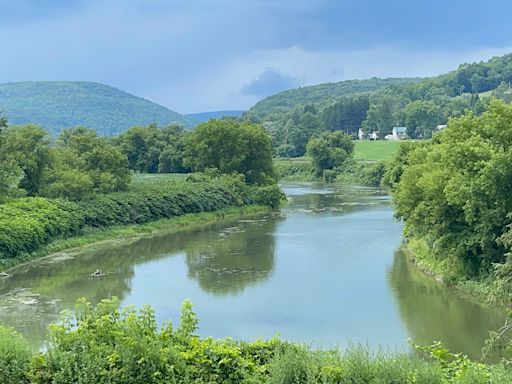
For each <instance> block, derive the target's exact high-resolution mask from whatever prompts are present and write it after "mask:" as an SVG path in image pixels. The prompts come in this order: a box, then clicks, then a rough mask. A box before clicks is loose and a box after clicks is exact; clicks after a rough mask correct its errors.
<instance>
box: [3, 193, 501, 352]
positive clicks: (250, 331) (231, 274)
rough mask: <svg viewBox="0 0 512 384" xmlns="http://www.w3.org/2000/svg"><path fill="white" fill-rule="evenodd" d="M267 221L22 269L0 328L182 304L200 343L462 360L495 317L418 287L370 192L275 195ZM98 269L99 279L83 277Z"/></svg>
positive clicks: (167, 314)
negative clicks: (266, 342)
mask: <svg viewBox="0 0 512 384" xmlns="http://www.w3.org/2000/svg"><path fill="white" fill-rule="evenodd" d="M284 189H285V192H286V193H287V195H288V199H289V203H288V205H287V206H286V208H284V209H283V210H282V211H281V212H280V213H279V214H266V215H262V216H260V217H257V218H251V219H250V220H249V219H242V220H234V221H226V222H222V223H217V224H215V225H211V226H208V227H203V228H201V229H192V230H188V231H183V232H179V233H170V234H161V235H157V236H152V237H148V238H142V239H138V240H136V241H130V242H126V241H119V243H118V244H115V245H112V244H109V245H108V247H105V246H103V247H101V246H97V247H95V248H91V249H88V250H87V251H85V252H82V253H80V254H78V253H76V254H69V253H65V254H60V255H58V256H56V257H54V258H47V259H44V260H40V261H37V262H34V263H31V264H29V265H25V266H22V267H20V268H18V269H17V270H15V271H14V272H13V275H12V276H11V277H9V278H7V279H4V280H2V281H0V324H4V325H9V326H12V327H14V328H15V329H17V330H19V331H20V332H22V333H23V334H24V335H25V336H26V337H27V338H29V339H30V340H32V341H33V342H35V343H40V342H41V341H42V340H43V339H44V337H45V329H46V327H47V325H48V324H49V323H51V322H55V321H57V320H58V318H59V312H60V311H61V310H63V309H71V308H72V307H73V305H74V303H75V301H76V300H77V299H78V298H79V297H82V296H84V297H86V298H87V299H89V300H91V301H93V302H97V301H99V300H101V299H102V298H106V297H109V296H113V295H115V296H118V297H119V298H121V299H122V301H123V303H124V304H135V305H137V306H141V305H143V304H146V303H148V304H151V305H152V306H153V308H154V309H155V310H156V314H157V317H158V320H159V321H164V320H169V319H170V320H172V321H173V322H174V323H176V322H177V319H178V318H179V308H180V305H181V302H182V301H183V300H184V299H186V298H190V299H191V300H192V302H193V303H194V305H195V310H196V312H197V314H198V315H199V319H200V331H199V333H200V334H201V335H203V336H214V337H224V336H230V337H233V338H236V339H245V340H254V339H257V338H269V337H272V336H275V335H280V337H282V338H284V339H290V340H295V341H301V342H305V343H308V344H312V345H313V346H323V347H332V346H345V345H347V344H348V343H361V344H368V345H370V346H371V347H377V346H382V347H385V348H391V349H399V350H404V351H406V350H408V348H409V345H408V339H409V338H410V339H412V340H413V341H414V342H415V343H418V344H430V343H431V342H432V341H433V340H442V341H444V342H445V343H446V345H447V346H448V347H449V348H451V349H453V350H454V351H460V352H465V353H467V354H469V355H470V356H472V357H474V358H478V357H479V356H480V349H481V347H482V345H483V341H484V340H485V338H486V337H487V334H488V331H489V330H494V329H497V328H498V327H499V326H500V325H501V324H502V323H503V321H504V316H503V314H502V313H500V312H498V311H494V310H492V309H490V308H486V307H483V306H480V305H478V304H475V303H473V302H471V301H468V300H465V299H463V298H461V297H459V296H458V295H457V293H456V292H453V291H452V290H450V289H448V288H446V287H442V286H441V285H439V284H438V283H436V282H434V281H432V280H431V279H429V278H426V277H424V276H423V275H421V274H420V273H418V272H417V271H415V269H414V268H413V267H411V266H410V265H409V264H408V263H407V262H406V260H405V258H404V257H403V255H402V254H401V252H400V251H399V247H400V244H401V241H402V237H401V230H402V226H401V224H400V223H399V222H396V221H394V220H393V212H392V209H391V206H390V200H389V197H388V196H386V195H384V194H382V192H381V191H379V190H378V189H372V188H363V187H356V186H343V185H329V186H323V185H320V184H318V185H315V184H286V185H284ZM96 269H99V270H101V271H104V272H107V273H108V274H107V275H106V276H103V277H99V278H98V277H91V276H90V274H91V273H92V272H93V271H95V270H96Z"/></svg>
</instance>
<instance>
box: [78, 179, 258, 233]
mask: <svg viewBox="0 0 512 384" xmlns="http://www.w3.org/2000/svg"><path fill="white" fill-rule="evenodd" d="M249 191H250V190H249V188H247V186H246V185H245V184H243V183H236V182H235V181H234V180H233V178H231V179H230V178H228V177H224V178H218V179H210V178H207V177H200V176H197V175H196V176H191V177H188V178H187V179H184V178H167V179H157V180H155V181H145V182H140V183H134V185H133V186H132V188H131V189H130V191H128V192H118V193H110V194H108V195H101V196H97V197H96V198H95V199H94V200H89V201H84V202H81V203H80V206H81V207H82V209H83V212H84V216H85V224H86V225H88V226H91V227H106V226H111V225H123V224H133V223H144V222H147V221H151V220H157V219H161V218H167V217H172V216H179V215H183V214H185V213H196V212H207V211H214V210H217V209H222V208H226V207H229V206H241V205H246V204H249V203H251V202H252V200H251V198H250V193H249Z"/></svg>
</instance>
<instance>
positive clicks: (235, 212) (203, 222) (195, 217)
mask: <svg viewBox="0 0 512 384" xmlns="http://www.w3.org/2000/svg"><path fill="white" fill-rule="evenodd" d="M270 210H271V208H269V207H268V206H263V205H247V206H244V207H231V208H225V209H220V210H217V211H213V212H200V213H189V214H185V215H182V216H176V217H172V218H168V219H160V220H156V221H151V222H147V223H143V224H131V225H123V226H115V227H108V228H86V229H84V230H83V231H82V232H83V233H81V234H78V235H77V236H73V237H70V238H67V239H58V240H55V241H53V242H51V243H50V244H47V245H45V246H43V247H42V248H40V249H39V250H37V251H35V252H31V253H25V254H23V255H20V256H19V257H16V258H12V259H3V260H0V261H1V264H0V265H1V269H2V270H3V271H5V272H7V273H9V272H10V270H11V269H13V268H15V267H18V266H20V265H22V264H25V263H28V262H31V261H33V260H36V259H40V258H44V257H52V256H54V255H55V254H56V253H60V252H63V251H66V252H80V251H82V250H84V249H85V248H89V247H94V246H99V245H101V246H104V245H105V243H119V242H120V241H126V242H127V241H131V240H136V239H138V238H141V237H146V236H152V235H155V234H158V233H172V232H176V231H180V230H184V229H192V228H194V227H200V226H207V225H210V224H213V223H216V222H219V221H222V220H229V219H236V218H242V217H254V216H259V215H262V214H265V213H267V212H269V211H270Z"/></svg>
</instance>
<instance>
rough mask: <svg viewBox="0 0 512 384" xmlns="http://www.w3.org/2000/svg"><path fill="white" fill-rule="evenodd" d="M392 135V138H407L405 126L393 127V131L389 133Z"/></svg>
mask: <svg viewBox="0 0 512 384" xmlns="http://www.w3.org/2000/svg"><path fill="white" fill-rule="evenodd" d="M391 135H392V136H393V139H392V140H403V139H406V138H407V128H406V127H393V132H392V133H391Z"/></svg>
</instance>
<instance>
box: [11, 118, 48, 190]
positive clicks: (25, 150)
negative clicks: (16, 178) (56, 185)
mask: <svg viewBox="0 0 512 384" xmlns="http://www.w3.org/2000/svg"><path fill="white" fill-rule="evenodd" d="M2 149H3V151H5V152H6V153H7V154H9V156H10V157H11V159H12V160H14V162H15V163H16V165H17V166H18V167H19V168H21V170H22V171H23V177H22V178H21V180H20V182H19V187H20V188H22V189H24V190H25V191H26V192H27V194H28V195H29V196H35V195H37V194H38V193H39V192H40V191H41V189H42V187H43V183H44V176H45V171H46V170H47V169H48V167H50V165H51V155H50V142H49V140H48V136H47V133H46V132H45V130H44V129H43V128H41V127H39V126H37V125H32V124H27V125H13V126H9V127H8V128H7V129H6V130H5V136H4V144H3V148H2Z"/></svg>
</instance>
